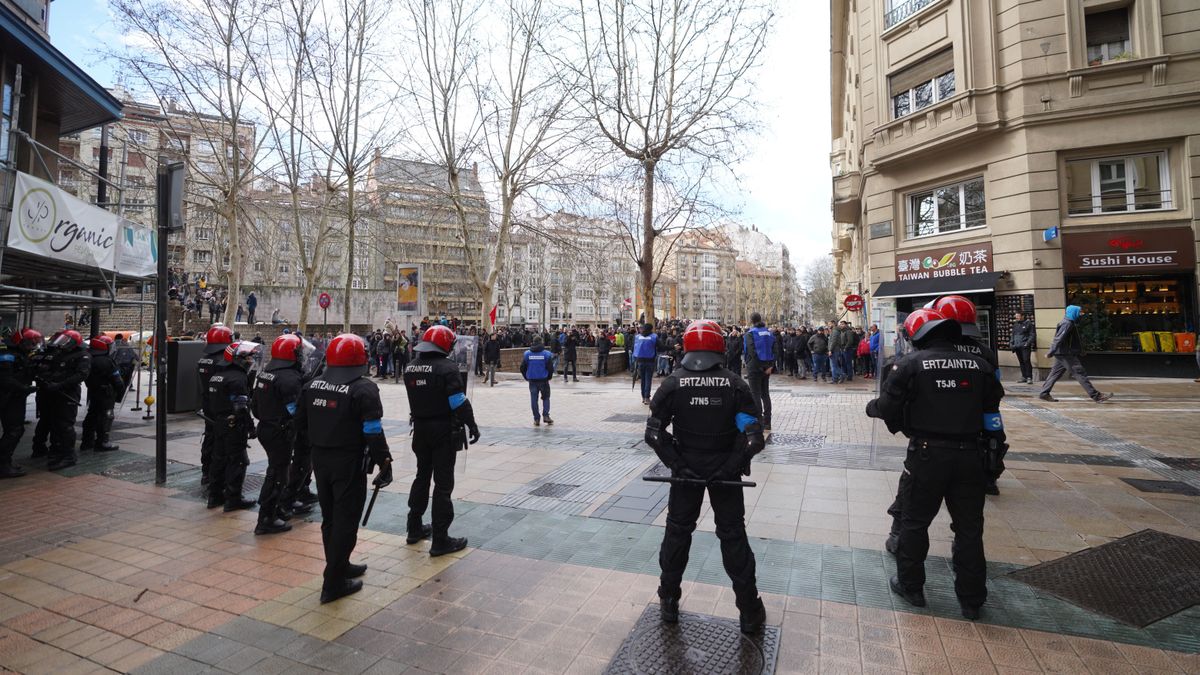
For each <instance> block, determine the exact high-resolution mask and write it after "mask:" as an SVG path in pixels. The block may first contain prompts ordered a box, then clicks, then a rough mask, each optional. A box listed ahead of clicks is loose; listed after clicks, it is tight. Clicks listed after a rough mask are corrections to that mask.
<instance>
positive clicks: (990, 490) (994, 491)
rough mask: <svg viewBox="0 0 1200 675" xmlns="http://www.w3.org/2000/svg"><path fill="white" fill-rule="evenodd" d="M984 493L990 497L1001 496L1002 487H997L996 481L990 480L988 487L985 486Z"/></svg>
mask: <svg viewBox="0 0 1200 675" xmlns="http://www.w3.org/2000/svg"><path fill="white" fill-rule="evenodd" d="M983 491H984V492H986V493H987V494H989V495H998V494H1000V487H999V486H998V485H996V481H994V480H989V481H988V482H987V485H986V486H984V488H983Z"/></svg>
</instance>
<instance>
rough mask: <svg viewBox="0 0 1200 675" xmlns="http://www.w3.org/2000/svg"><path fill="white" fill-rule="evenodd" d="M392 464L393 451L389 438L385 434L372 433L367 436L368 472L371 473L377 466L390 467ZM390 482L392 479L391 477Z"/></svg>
mask: <svg viewBox="0 0 1200 675" xmlns="http://www.w3.org/2000/svg"><path fill="white" fill-rule="evenodd" d="M391 464H392V453H391V451H390V450H389V449H388V444H387V439H385V438H384V437H383V434H372V435H370V436H367V473H371V472H372V471H373V470H374V469H375V467H377V466H378V467H380V469H381V470H382V468H383V467H385V466H386V467H389V471H390V467H391ZM389 482H391V481H390V479H389Z"/></svg>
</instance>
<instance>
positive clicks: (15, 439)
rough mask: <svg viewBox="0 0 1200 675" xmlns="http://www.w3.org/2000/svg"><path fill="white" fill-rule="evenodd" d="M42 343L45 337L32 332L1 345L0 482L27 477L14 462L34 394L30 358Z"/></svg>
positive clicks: (19, 332)
mask: <svg viewBox="0 0 1200 675" xmlns="http://www.w3.org/2000/svg"><path fill="white" fill-rule="evenodd" d="M41 343H42V334H41V333H39V332H37V331H36V330H33V329H32V328H22V329H19V330H16V331H13V333H12V335H9V336H8V338H7V339H6V340H4V342H3V343H0V429H3V435H0V478H20V477H21V476H24V475H25V471H24V470H23V469H21V467H19V466H17V465H16V464H13V463H12V458H13V451H15V450H16V449H17V443H19V442H20V441H21V436H22V435H24V433H25V399H26V397H28V396H29V393H30V392H32V391H33V390H34V388H33V371H32V370H31V369H30V362H29V355H30V353H32V352H33V351H34V350H35V349H37V346H38V345H40V344H41Z"/></svg>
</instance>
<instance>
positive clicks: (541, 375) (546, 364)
mask: <svg viewBox="0 0 1200 675" xmlns="http://www.w3.org/2000/svg"><path fill="white" fill-rule="evenodd" d="M521 377H524V378H525V381H526V382H528V383H529V407H531V408H532V409H533V426H535V427H540V426H542V418H545V419H546V424H554V420H552V419H550V378H552V377H554V355H553V354H551V353H550V352H548V351H546V348H545V346H543V344H542V338H541V337H534V338H533V342H532V343H530V345H529V349H526V350H525V356H523V357H521ZM539 396H541V398H542V408H541V414H539V413H538V397H539Z"/></svg>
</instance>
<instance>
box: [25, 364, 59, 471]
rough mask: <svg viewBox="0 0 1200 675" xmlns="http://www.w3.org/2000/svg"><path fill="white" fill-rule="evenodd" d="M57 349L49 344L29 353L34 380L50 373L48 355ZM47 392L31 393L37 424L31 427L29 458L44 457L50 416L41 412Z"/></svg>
mask: <svg viewBox="0 0 1200 675" xmlns="http://www.w3.org/2000/svg"><path fill="white" fill-rule="evenodd" d="M56 351H58V348H57V347H53V346H51V345H49V344H47V345H45V346H43V347H42V348H41V349H38V350H37V351H35V352H33V353H32V354H30V355H29V372H30V374H31V375H32V376H33V378H34V380H40V379H43V378H45V377H47V376H48V375H49V374H50V357H51V356H52V355H53V354H54V352H56ZM48 396H49V394H48V392H44V391H42V390H41V389H38V390H37V392H36V393H35V394H34V395H33V405H34V408H35V410H36V413H37V424H35V425H34V427H33V448H32V450H31V452H30V454H29V457H30V459H33V458H36V457H45V456H46V453H47V450H46V441H47V440H48V439H49V438H50V418H49V417H48V416H47V415H45V414H44V413H43V412H42V408H43V407H45V404H46V400H47V398H48Z"/></svg>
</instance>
